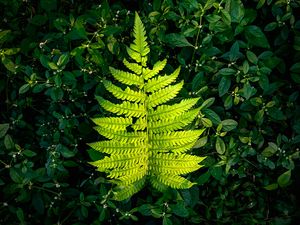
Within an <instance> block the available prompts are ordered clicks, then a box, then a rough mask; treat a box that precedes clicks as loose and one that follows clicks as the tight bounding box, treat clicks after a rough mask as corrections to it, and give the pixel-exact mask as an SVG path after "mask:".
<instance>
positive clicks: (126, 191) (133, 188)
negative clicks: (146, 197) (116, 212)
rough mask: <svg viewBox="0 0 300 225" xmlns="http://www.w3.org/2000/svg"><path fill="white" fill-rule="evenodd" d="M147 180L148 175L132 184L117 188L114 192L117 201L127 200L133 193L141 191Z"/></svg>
mask: <svg viewBox="0 0 300 225" xmlns="http://www.w3.org/2000/svg"><path fill="white" fill-rule="evenodd" d="M145 182H146V177H144V178H143V179H141V180H138V181H136V182H134V183H133V184H131V185H127V186H118V187H117V190H116V191H115V192H114V197H113V198H114V199H115V200H117V201H122V200H125V199H127V198H129V197H130V196H132V195H133V194H135V193H137V192H139V191H140V190H141V189H142V188H143V186H144V185H145Z"/></svg>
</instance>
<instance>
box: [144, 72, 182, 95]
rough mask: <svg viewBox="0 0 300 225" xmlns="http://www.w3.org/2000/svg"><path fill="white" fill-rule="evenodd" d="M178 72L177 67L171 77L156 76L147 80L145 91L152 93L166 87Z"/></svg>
mask: <svg viewBox="0 0 300 225" xmlns="http://www.w3.org/2000/svg"><path fill="white" fill-rule="evenodd" d="M179 72H180V67H178V68H177V69H176V70H175V71H174V72H173V73H172V74H171V75H165V76H158V77H154V78H152V79H150V80H148V82H147V84H146V85H145V91H146V92H151V93H152V92H155V91H157V90H160V89H162V88H164V87H166V86H168V85H169V84H171V83H172V82H174V81H175V80H176V78H177V77H178V75H179Z"/></svg>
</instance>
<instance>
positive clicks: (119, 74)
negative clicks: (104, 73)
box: [109, 67, 143, 86]
mask: <svg viewBox="0 0 300 225" xmlns="http://www.w3.org/2000/svg"><path fill="white" fill-rule="evenodd" d="M109 71H110V73H111V74H112V75H113V77H114V78H115V79H116V80H118V81H120V82H121V83H123V84H127V85H137V86H141V85H143V78H142V77H140V76H137V75H135V74H134V73H129V72H125V71H122V70H117V69H115V68H113V67H109Z"/></svg>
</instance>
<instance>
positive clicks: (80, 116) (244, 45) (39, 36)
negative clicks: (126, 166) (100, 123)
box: [0, 0, 300, 225]
mask: <svg viewBox="0 0 300 225" xmlns="http://www.w3.org/2000/svg"><path fill="white" fill-rule="evenodd" d="M133 2H134V3H132V4H131V2H130V1H117V2H115V1H109V2H107V1H102V2H101V4H99V5H94V4H93V3H92V1H90V2H88V3H87V2H86V1H69V0H66V1H53V0H51V1H50V0H41V1H38V2H36V1H18V0H10V1H8V0H0V6H1V14H0V15H1V16H0V17H1V20H0V29H1V30H0V48H1V49H0V57H1V63H0V68H1V70H0V73H1V79H0V99H1V101H0V108H1V114H0V118H1V119H0V156H1V158H0V164H1V169H0V175H1V176H0V186H1V198H0V201H1V202H0V215H1V217H0V223H1V224H2V223H3V224H164V225H170V224H275V225H282V224H297V221H298V219H299V208H298V207H297V205H299V203H300V201H299V196H300V193H299V190H298V189H297V187H299V185H300V181H299V176H297V174H299V147H298V146H299V142H300V104H299V84H300V45H299V43H300V18H299V15H300V3H299V1H297V0H291V1H286V0H284V1H283V0H267V1H265V0H259V1H247V0H243V1H241V0H228V1H217V0H209V1H204V0H199V1H196V0H183V1H171V0H164V1H161V0H155V1H133ZM134 11H139V14H140V16H141V20H142V21H143V23H144V25H145V28H146V31H147V33H148V34H149V39H148V42H149V44H150V47H151V53H150V55H149V61H150V62H149V64H151V65H153V64H154V63H155V62H156V61H158V60H159V59H161V58H168V64H167V65H166V68H165V72H166V73H167V74H170V73H171V72H172V71H174V68H172V65H180V66H181V68H182V71H181V73H180V75H179V78H178V80H184V83H185V85H184V88H183V90H182V91H181V92H180V93H179V97H180V98H199V102H198V104H199V106H200V107H201V109H200V111H199V116H198V118H197V119H196V126H197V127H203V126H204V127H206V131H205V132H204V134H203V135H202V137H201V138H200V139H199V140H198V141H197V143H196V145H195V146H194V147H193V150H192V153H193V154H200V155H203V156H206V159H205V161H203V163H204V164H205V167H204V168H202V169H201V170H199V171H197V172H194V173H191V174H190V175H189V176H188V178H189V180H191V181H193V182H196V183H197V184H198V185H195V186H193V187H192V188H190V189H184V190H179V191H178V190H173V189H168V190H167V191H165V192H164V193H163V194H162V193H161V192H157V191H155V190H153V189H150V187H147V188H146V189H144V190H143V191H142V192H140V193H138V194H136V195H135V196H134V197H132V198H131V199H129V200H126V201H122V202H115V201H113V200H112V187H113V186H112V185H111V184H110V183H109V182H108V180H107V178H105V176H104V174H102V173H99V172H95V169H94V168H93V167H92V166H90V165H89V164H88V162H89V161H94V160H98V159H100V158H101V157H102V155H99V153H98V152H96V151H94V150H92V149H88V151H87V150H86V149H87V148H88V147H87V145H86V143H90V142H93V141H95V140H97V138H98V135H97V133H96V132H95V131H93V129H92V127H93V123H92V121H90V119H88V118H91V117H95V115H106V113H105V112H104V111H103V110H102V109H101V108H100V107H99V105H98V104H97V102H96V100H95V97H94V96H95V95H97V96H105V95H107V92H106V91H105V88H104V85H103V82H102V81H103V80H104V79H106V78H111V74H110V72H109V66H113V67H115V68H120V66H121V64H120V63H119V62H122V61H123V59H124V58H126V57H127V56H126V46H128V45H129V44H130V42H131V40H132V37H131V36H130V34H131V29H129V28H131V27H133V22H134Z"/></svg>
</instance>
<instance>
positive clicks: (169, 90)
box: [148, 81, 183, 107]
mask: <svg viewBox="0 0 300 225" xmlns="http://www.w3.org/2000/svg"><path fill="white" fill-rule="evenodd" d="M182 87H183V81H182V82H180V83H178V84H175V85H169V86H168V87H166V88H164V89H161V90H159V91H156V92H154V93H153V94H151V95H149V97H148V106H149V107H155V106H157V105H160V104H162V103H166V102H167V101H169V100H171V99H173V98H174V97H175V96H176V95H177V94H178V93H179V91H180V90H181V89H182Z"/></svg>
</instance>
